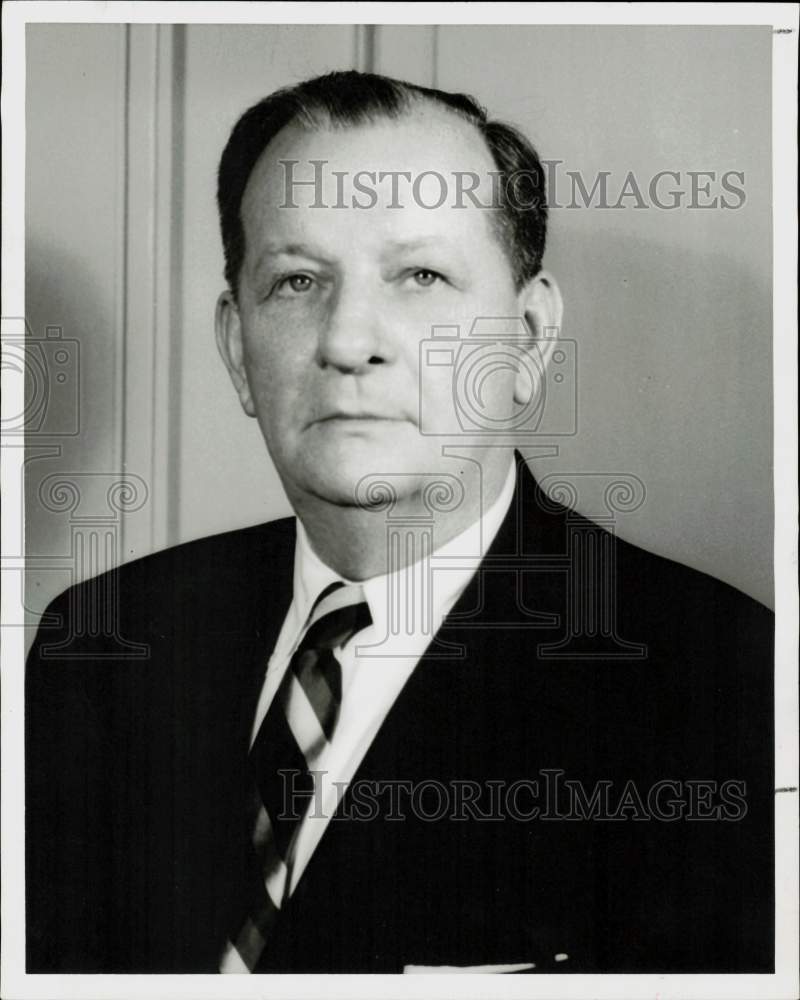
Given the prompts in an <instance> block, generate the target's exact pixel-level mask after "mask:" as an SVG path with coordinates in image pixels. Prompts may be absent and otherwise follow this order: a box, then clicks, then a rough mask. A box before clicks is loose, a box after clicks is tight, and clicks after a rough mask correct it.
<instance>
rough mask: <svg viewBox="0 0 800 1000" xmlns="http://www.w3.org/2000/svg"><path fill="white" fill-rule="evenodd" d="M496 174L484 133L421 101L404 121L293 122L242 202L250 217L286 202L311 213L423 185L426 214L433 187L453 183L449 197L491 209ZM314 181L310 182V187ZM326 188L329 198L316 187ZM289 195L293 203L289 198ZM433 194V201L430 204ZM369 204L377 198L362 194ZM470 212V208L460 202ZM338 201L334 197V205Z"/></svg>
mask: <svg viewBox="0 0 800 1000" xmlns="http://www.w3.org/2000/svg"><path fill="white" fill-rule="evenodd" d="M496 174H497V168H496V165H495V163H494V160H493V159H492V154H491V152H490V150H489V148H488V146H487V144H486V141H485V139H484V138H483V136H482V135H481V133H480V131H479V130H478V128H477V127H476V126H475V125H473V124H472V123H471V122H469V121H467V120H466V119H464V118H462V117H461V116H459V115H457V114H456V113H454V112H451V111H449V110H448V109H446V108H439V107H437V106H435V105H433V104H431V103H430V102H424V101H420V102H414V103H413V104H412V105H411V106H410V107H409V109H408V110H407V111H404V112H402V113H401V114H400V115H399V116H397V117H392V118H389V117H383V116H380V117H376V118H374V119H371V120H369V121H367V122H364V123H359V124H356V125H352V124H344V125H343V124H338V123H331V122H327V121H323V122H322V123H320V124H318V125H316V126H314V127H312V126H309V125H305V124H301V123H299V122H293V123H290V124H289V125H287V126H286V127H285V128H283V129H282V130H281V131H280V132H279V133H278V134H277V135H276V136H275V137H274V138H273V139H272V140H271V141H270V143H269V144H268V146H267V147H266V149H265V150H264V152H263V153H262V154H261V156H260V158H259V160H258V162H257V163H256V165H255V167H254V168H253V171H252V173H251V175H250V178H249V180H248V183H247V187H246V189H245V195H244V198H243V201H242V211H243V215H246V214H247V212H248V211H249V210H251V209H253V208H254V207H256V204H260V205H262V206H264V205H272V206H276V207H277V206H281V205H285V204H286V203H287V201H291V202H294V203H297V204H298V205H308V206H310V205H311V204H312V203H313V202H314V201H315V200H317V201H320V200H322V201H324V203H325V204H326V205H327V204H328V203H329V202H330V201H331V199H330V198H329V197H328V195H330V194H334V195H335V194H336V193H339V198H338V201H339V202H341V201H342V200H345V201H347V202H348V203H349V202H350V201H351V200H352V199H351V198H350V197H349V195H348V196H347V197H345V194H344V192H350V191H352V190H353V188H355V193H356V194H358V192H359V190H360V191H361V192H363V190H364V188H365V187H366V188H373V189H375V190H376V193H377V195H378V198H379V203H380V202H381V201H386V202H387V203H388V202H389V201H391V200H392V199H393V198H394V201H397V200H398V197H399V195H398V192H402V191H404V190H406V189H408V191H409V193H410V194H411V195H413V190H412V189H413V187H414V185H416V186H417V189H418V191H419V193H420V194H421V195H422V196H423V197H422V198H420V199H419V200H420V201H422V202H423V207H428V206H431V205H433V204H435V203H436V200H437V199H436V195H435V194H434V193H433V192H434V187H433V185H436V189H437V190H440V189H441V187H442V181H440V180H439V177H437V175H439V176H440V177H441V178H442V180H443V181H444V182H446V184H447V188H448V191H447V193H448V196H451V197H452V198H455V197H456V196H457V195H458V191H457V190H456V189H457V187H458V188H460V190H461V191H464V190H465V189H466V190H471V191H474V192H475V195H476V197H478V196H481V197H480V200H481V202H482V203H489V202H490V200H491V194H492V192H493V191H494V185H495V182H496ZM304 182H311V183H304ZM320 184H321V185H322V186H323V190H324V191H325V193H326V197H325V198H324V199H319V198H317V188H316V187H315V185H320ZM287 193H288V195H290V197H287ZM426 195H427V197H425V196H426ZM357 200H358V201H359V204H361V205H364V204H365V203H366V202H369V201H370V200H371V198H370V197H369V196H367V195H364V194H363V193H362V196H361V197H360V198H358V199H357ZM460 200H461V201H462V202H464V203H465V207H466V206H467V205H469V204H471V200H470V199H469V197H468V196H463V195H462V196H461V198H460ZM336 201H337V199H336V198H335V197H334V198H333V203H336Z"/></svg>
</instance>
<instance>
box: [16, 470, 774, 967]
mask: <svg viewBox="0 0 800 1000" xmlns="http://www.w3.org/2000/svg"><path fill="white" fill-rule="evenodd" d="M519 470H520V482H519V484H518V488H517V494H516V497H515V502H514V505H513V506H512V509H511V511H510V512H509V515H508V517H507V518H506V520H505V522H504V524H503V526H502V528H501V530H500V532H499V534H498V536H497V539H496V541H495V543H494V545H493V546H492V549H491V552H490V554H489V556H488V557H487V559H486V560H485V562H484V563H483V565H482V567H481V570H480V571H479V573H478V574H476V576H475V577H474V578H473V580H472V582H471V584H470V585H469V587H468V588H467V590H466V591H465V593H464V594H463V596H462V598H461V599H460V601H459V603H458V605H457V606H456V608H455V609H454V611H453V613H452V614H451V615H450V616H449V618H448V620H447V621H446V622H445V624H444V625H443V627H442V629H441V631H440V632H439V634H438V636H437V644H436V645H435V647H432V648H431V650H430V651H429V654H426V656H425V657H424V658H423V659H422V660H421V662H420V663H419V665H418V667H417V669H416V670H415V672H414V673H413V675H412V676H411V678H410V680H409V681H408V682H407V684H406V685H405V687H404V689H403V690H402V692H401V694H400V696H399V697H398V699H397V701H396V703H395V705H394V707H393V708H392V710H391V712H390V714H389V716H388V717H387V719H386V722H385V724H384V725H383V727H382V729H381V731H380V733H379V734H378V736H377V737H376V739H375V741H374V742H373V744H372V746H371V748H370V749H369V751H368V752H367V755H366V757H365V759H364V761H363V763H362V764H361V766H360V768H359V770H358V772H357V775H356V780H357V781H358V782H359V783H360V786H361V787H362V788H370V787H372V788H376V787H377V786H369V785H366V784H365V782H368V781H372V782H381V783H382V786H381V787H383V788H386V787H388V786H387V783H388V782H412V783H414V784H413V785H412V786H411V787H412V788H416V789H417V790H418V791H419V790H420V789H421V788H422V787H423V786H422V785H421V783H423V782H428V785H427V786H425V787H427V789H428V790H427V792H426V793H425V795H422V794H421V793H420V797H419V798H418V799H417V804H418V806H419V808H418V809H417V813H420V812H423V813H424V815H414V810H413V809H412V808H410V799H409V797H408V796H406V797H405V798H402V797H400V798H399V799H398V800H397V801H396V802H395V815H396V813H397V811H398V801H399V811H400V813H401V814H403V815H404V818H403V819H396V818H395V819H392V818H387V814H389V813H390V809H389V807H388V805H387V804H386V802H385V800H383V799H380V800H379V801H380V802H381V803H382V804H381V806H380V808H379V809H378V810H377V812H378V815H377V816H375V817H374V818H372V819H370V820H369V821H359V820H358V819H355V818H350V819H347V818H338V817H335V818H334V819H333V820H332V822H331V823H330V825H329V827H328V829H327V831H326V833H325V835H324V837H323V839H322V841H321V843H320V845H319V847H318V848H317V850H316V852H315V853H314V855H313V857H312V858H311V861H310V863H309V865H308V867H307V869H306V871H305V873H304V875H303V877H302V879H301V881H300V883H299V885H298V888H297V890H296V892H295V893H294V895H293V896H292V898H291V900H290V901H289V903H288V905H287V907H286V908H285V911H284V912H283V913H282V915H281V920H280V924H279V928H278V930H277V932H276V934H275V936H274V937H273V938H272V939H271V941H270V944H269V947H268V949H267V952H266V955H265V958H264V961H263V963H262V966H261V968H260V971H299V972H303V971H307V972H400V971H402V969H403V967H404V966H405V965H407V964H417V965H445V964H447V965H478V964H504V963H512V962H531V963H535V964H536V969H537V971H551V970H557V971H564V972H605V971H609V972H612V971H616V972H644V971H649V972H711V971H724V972H733V971H742V972H744V971H747V972H769V971H772V969H773V832H772V830H773V732H772V725H773V710H772V676H773V669H772V616H771V615H770V613H769V612H768V611H767V610H766V609H765V608H763V607H762V606H761V605H759V604H757V603H755V602H754V601H752V600H750V599H749V598H747V597H745V596H744V595H742V594H741V593H739V592H738V591H735V590H734V589H732V588H731V587H728V586H726V585H724V584H722V583H720V582H719V581H717V580H714V579H712V578H710V577H708V576H705V575H703V574H701V573H697V572H695V571H693V570H690V569H688V568H686V567H684V566H681V565H678V564H676V563H674V562H670V561H668V560H665V559H662V558H659V557H657V556H654V555H651V554H648V553H646V552H644V551H642V550H641V549H639V548H636V547H634V546H632V545H629V544H625V543H623V542H618V543H617V544H616V546H615V547H614V546H613V545H611V544H610V542H611V539H610V536H608V535H607V534H606V533H605V532H604V531H603V530H602V529H601V528H598V527H596V526H594V525H592V524H591V523H590V522H587V521H586V520H585V519H583V518H581V517H580V516H578V515H576V514H575V513H574V512H572V511H569V510H567V509H566V508H560V507H557V506H556V505H554V504H552V502H543V501H542V496H541V494H540V493H539V491H538V488H537V486H536V484H535V483H534V481H533V479H532V477H531V476H530V474H529V473H528V472H527V470H525V467H524V465H522V464H520V466H519ZM293 551H294V528H293V522H292V521H291V520H284V521H277V522H274V523H271V524H266V525H260V526H258V527H254V528H248V529H245V530H242V531H236V532H232V533H229V534H224V535H219V536H215V537H212V538H207V539H203V540H201V541H197V542H191V543H189V544H186V545H182V546H179V547H177V548H173V549H169V550H167V551H165V552H161V553H159V554H157V555H154V556H150V557H148V558H145V559H142V560H139V561H137V562H135V563H132V564H129V565H127V566H125V567H124V568H122V569H120V570H118V571H115V572H113V573H111V574H107V575H106V576H104V577H101V578H97V579H96V580H94V581H90V582H88V583H86V584H83V585H81V586H78V587H75V588H72V589H71V590H69V591H67V592H66V593H65V594H64V595H62V597H60V598H59V599H58V600H57V601H55V602H54V604H53V605H52V606H51V608H50V609H49V614H50V615H51V616H54V617H53V618H48V619H46V620H50V621H55V622H60V623H61V624H60V625H58V624H57V625H54V626H51V627H50V628H45V627H44V626H43V627H42V628H40V631H39V635H38V637H37V642H36V645H35V647H34V649H33V651H32V653H31V656H30V659H29V663H28V669H27V704H26V753H27V813H26V828H27V871H26V875H27V955H28V971H30V972H49V971H52V972H55V971H62V972H205V971H215V970H216V968H217V961H218V957H219V953H220V947H221V943H222V942H223V941H224V939H225V938H226V936H227V934H228V933H229V931H230V930H231V926H232V924H231V921H232V919H233V914H235V913H236V912H238V904H239V900H240V898H241V892H242V890H241V879H242V877H243V876H242V870H243V863H242V858H243V857H244V855H245V853H246V852H245V850H244V846H243V838H244V837H245V836H246V833H245V832H244V827H243V822H242V816H243V803H244V802H245V797H246V792H247V789H246V779H245V766H244V763H245V758H246V754H247V750H248V739H249V731H250V727H251V725H252V720H253V715H254V710H255V703H256V700H257V697H258V693H259V690H260V687H261V684H262V681H263V676H264V670H265V665H266V662H267V658H268V655H269V653H270V651H271V649H272V646H273V644H274V642H275V640H276V638H277V635H278V632H279V630H280V627H281V624H282V622H283V619H284V616H285V614H286V611H287V609H288V606H289V603H290V600H291V595H292V564H293ZM601 551H602V552H605V555H604V556H603V558H602V560H601V564H602V565H601V566H600V568H597V567H595V569H596V571H592V570H591V565H592V564H591V558H590V557H591V553H592V552H595V554H596V553H598V552H601ZM587 560H589V561H587ZM587 567H588V569H587ZM587 572H588V577H587V575H586V574H587ZM603 572H605V574H606V575H605V577H604V576H603ZM576 573H577V576H576ZM581 574H583V576H582V577H581ZM579 578H580V579H583V582H580V583H576V580H577V579H579ZM587 581H588V582H587ZM612 585H613V586H612ZM612 590H613V598H612V599H611V601H612V604H611V605H609V604H608V601H607V600H606V599H605V598H604V599H603V600H600V598H601V596H602V595H606V597H607V595H608V594H609V593H611V592H612ZM604 601H605V604H604ZM593 602H594V603H593ZM115 607H116V612H114V613H113V614H112V611H113V609H114V608H115ZM87 609H89V610H90V611H95V612H101V613H100V614H99V617H92V615H91V614H90V615H89V617H88V618H87ZM103 615H105V616H106V623H108V622H112V623H114V622H115V630H114V631H113V634H111V635H109V634H107V633H108V629H104V628H103V621H104V619H103ZM603 615H605V618H603ZM537 616H538V617H537ZM614 617H615V618H616V621H615V622H612V621H611V619H612V618H614ZM603 622H605V624H604V625H603ZM87 623H88V624H87ZM576 623H577V624H576ZM581 623H583V624H581ZM609 623H611V624H609ZM601 626H602V627H601ZM592 630H594V634H589V633H591V632H592ZM104 633H106V634H104ZM604 633H605V634H604ZM445 642H447V643H450V644H452V646H454V647H455V649H456V650H458V649H459V647H460V650H461V654H462V655H458V656H455V657H452V656H451V657H449V658H448V657H447V656H445V657H437V656H433V655H432V654H433V653H434V652H439V653H441V652H443V651H444V652H447V651H448V649H449V651H450V652H452V648H449V647H448V648H445V647H444V645H443V644H444V643H445ZM137 644H138V646H137ZM636 644H639V646H637V645H636ZM641 647H644V648H641ZM640 654H643V655H640ZM557 772H560V773H557ZM433 780H435V781H436V782H439V786H437V787H443V788H445V789H447V790H448V793H452V794H456V793H455V791H454V790H455V789H457V788H461V789H463V788H465V787H467V784H465V783H468V785H469V787H470V789H472V791H470V792H469V794H468V796H467V797H468V798H473V797H475V796H477V798H476V799H475V804H474V808H473V807H470V808H469V809H466V810H465V809H464V808H461V810H459V809H458V808H457V807H456V806H455V805H454V804H453V803H454V801H455V800H454V799H450V800H448V802H449V805H452V806H453V809H450V808H449V806H448V805H447V804H446V808H448V814H447V815H446V816H444V817H443V818H441V819H436V818H431V817H432V816H434V817H435V815H436V813H437V809H438V805H437V799H438V796H437V793H436V792H435V791H431V785H430V782H431V781H433ZM534 780H535V781H538V782H539V788H538V791H539V795H538V799H537V800H536V802H534V792H533V786H532V785H531V784H530V783H531V782H532V781H534ZM556 780H558V781H559V782H560V783H561V784H560V786H559V787H560V792H559V797H558V798H557V799H554V798H553V797H552V796H551V801H550V803H549V804H548V803H546V802H545V795H544V792H545V788H546V787H547V785H548V782H550V783H551V785H550V788H551V791H552V783H553V782H555V781H556ZM664 781H671V782H673V783H674V784H670V785H659V784H658V783H659V782H664ZM459 782H460V783H461V784H460V785H459V784H458V783H459ZM493 782H494V783H495V784H494V785H492V783H493ZM514 782H523V783H524V784H521V785H519V784H518V785H516V786H515V788H516V792H515V793H514V795H511V794H510V793H509V788H510V786H512V785H513V783H514ZM565 782H574V783H577V784H573V785H566V784H564V783H565ZM603 782H605V783H606V784H605V785H604V784H602V783H603ZM725 782H735V783H737V784H734V785H730V784H728V785H724V784H723V783H725ZM598 783H600V784H598ZM629 783H632V785H630V784H629ZM698 783H699V784H698ZM714 783H715V784H714ZM395 787H396V788H398V789H399V788H401V786H400V785H396V786H395ZM405 787H406V788H408V787H409V786H408V785H406V786H405ZM654 787H655V788H656V791H654V790H653V789H654ZM493 789H494V790H493ZM498 789H499V791H498ZM576 789H578V791H576ZM598 789H599V790H600V792H599V793H598V794H600V795H601V797H602V794H607V795H608V803H606V804H604V805H603V804H602V803H601V809H600V812H601V814H602V815H597V813H593V812H592V801H591V797H592V794H593V793H594V792H595V791H597V790H598ZM569 790H571V791H570V794H569V795H568V796H567V797H566V798H565V797H564V793H565V792H566V791H569ZM604 790H605V792H604ZM579 792H582V793H583V805H582V807H581V799H580V795H579ZM493 795H495V796H499V798H497V797H496V798H495V800H494V804H493V799H492V796H493ZM514 796H515V797H514ZM576 797H577V798H576ZM637 799H638V802H637ZM670 801H672V802H673V803H677V805H673V806H672V808H673V810H674V813H673V814H674V815H676V816H677V818H674V819H672V820H671V821H669V820H668V818H667V817H669V816H670V815H671V813H670V808H671V807H670V805H669V803H670ZM498 802H499V803H500V805H499V806H498ZM681 802H682V803H683V805H681V804H680V803H681ZM570 803H571V805H572V809H571V810H570ZM355 804H356V803H354V802H352V801H351V800H350V793H348V795H347V796H345V799H344V802H343V803H342V806H340V814H342V815H351V816H352V812H353V807H354V805H355ZM535 804H538V806H539V808H540V815H539V816H538V817H537V818H529V819H526V818H524V817H525V816H526V815H532V810H533V806H534V805H535ZM596 804H597V803H596V802H595V805H596ZM620 804H622V806H623V808H621V809H620ZM681 809H682V810H683V814H682V815H681V813H680V811H681ZM453 810H454V811H453ZM373 811H374V810H373ZM615 811H616V813H617V818H616V819H612V818H609V815H610V814H613V813H614V812H615ZM582 813H583V815H584V818H581V814H582ZM453 814H454V815H456V816H460V817H461V818H456V819H453V818H451V817H452V815H453ZM487 814H488V815H490V816H492V817H493V818H483V817H485V816H486V815H487ZM543 814H544V815H543ZM703 816H705V818H702V817H703ZM556 955H559V956H563V955H567V956H568V958H567V959H560V960H559V961H556V959H555V956H556Z"/></svg>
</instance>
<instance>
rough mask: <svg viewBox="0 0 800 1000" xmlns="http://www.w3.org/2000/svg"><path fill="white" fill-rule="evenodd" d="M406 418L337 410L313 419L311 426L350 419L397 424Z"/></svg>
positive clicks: (368, 412)
mask: <svg viewBox="0 0 800 1000" xmlns="http://www.w3.org/2000/svg"><path fill="white" fill-rule="evenodd" d="M406 420H407V418H406V417H402V416H395V415H390V414H386V413H373V412H370V411H361V412H357V413H348V412H344V411H336V412H334V413H326V414H325V415H324V416H322V417H316V418H315V419H314V420H312V421H311V422H310V424H309V426H311V425H312V424H327V423H333V422H335V421H348V422H349V421H352V422H357V421H362V422H366V421H372V422H376V421H379V422H382V423H395V424H396V423H405V422H406Z"/></svg>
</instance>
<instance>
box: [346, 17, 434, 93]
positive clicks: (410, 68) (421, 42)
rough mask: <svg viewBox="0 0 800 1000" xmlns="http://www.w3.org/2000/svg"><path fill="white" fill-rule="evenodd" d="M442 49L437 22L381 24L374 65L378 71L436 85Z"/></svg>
mask: <svg viewBox="0 0 800 1000" xmlns="http://www.w3.org/2000/svg"><path fill="white" fill-rule="evenodd" d="M438 51H439V46H438V35H437V27H436V25H434V24H381V25H378V26H377V27H375V28H374V30H373V38H372V53H373V66H372V68H373V69H374V71H375V72H376V73H383V74H385V75H386V76H394V77H397V78H398V79H400V80H408V81H409V82H410V83H418V84H420V85H421V86H423V87H434V86H436V79H437V77H438V65H437V63H438ZM359 68H360V67H359Z"/></svg>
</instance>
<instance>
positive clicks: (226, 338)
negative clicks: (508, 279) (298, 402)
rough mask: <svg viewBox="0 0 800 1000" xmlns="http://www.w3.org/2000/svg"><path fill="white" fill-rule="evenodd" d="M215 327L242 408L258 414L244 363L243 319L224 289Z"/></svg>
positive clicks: (218, 344)
mask: <svg viewBox="0 0 800 1000" xmlns="http://www.w3.org/2000/svg"><path fill="white" fill-rule="evenodd" d="M214 328H215V330H216V335H217V349H218V350H219V353H220V357H221V358H222V360H223V361H224V362H225V367H226V368H227V369H228V374H229V375H230V377H231V382H233V387H234V389H235V390H236V392H237V394H238V396H239V402H240V403H241V404H242V409H243V410H244V412H245V413H246V414H247V415H248V417H254V416H255V415H256V409H255V406H254V405H253V397H252V395H251V393H250V385H249V383H248V381H247V372H246V370H245V365H244V345H243V342H242V321H241V317H240V316H239V307H238V306H237V304H236V300H235V299H234V297H233V295H232V294H231V292H229V291H224V292H223V293H222V294H221V295H220V297H219V298H218V299H217V311H216V315H215V317H214Z"/></svg>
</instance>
